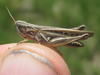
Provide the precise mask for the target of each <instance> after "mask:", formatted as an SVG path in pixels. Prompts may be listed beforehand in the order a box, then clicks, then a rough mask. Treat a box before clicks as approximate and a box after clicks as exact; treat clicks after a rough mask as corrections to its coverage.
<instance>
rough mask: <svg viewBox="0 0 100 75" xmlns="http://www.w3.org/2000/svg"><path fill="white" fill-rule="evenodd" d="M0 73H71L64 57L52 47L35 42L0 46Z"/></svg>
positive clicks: (6, 74)
mask: <svg viewBox="0 0 100 75" xmlns="http://www.w3.org/2000/svg"><path fill="white" fill-rule="evenodd" d="M8 48H10V49H8ZM0 75H71V74H70V71H69V68H68V66H67V64H66V62H65V61H64V59H63V58H62V57H61V56H60V55H59V54H58V53H57V52H55V51H54V50H53V49H51V48H49V47H46V46H43V45H40V44H35V43H22V44H18V45H16V44H5V45H1V46H0Z"/></svg>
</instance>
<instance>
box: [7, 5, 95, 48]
mask: <svg viewBox="0 0 100 75" xmlns="http://www.w3.org/2000/svg"><path fill="white" fill-rule="evenodd" d="M6 8H7V6H6ZM7 11H8V13H9V14H10V16H11V18H12V19H13V21H14V23H15V27H16V29H17V31H18V33H19V35H20V36H21V37H23V38H24V40H23V41H20V42H19V43H24V42H26V41H28V40H33V41H34V42H36V43H39V44H43V45H46V46H49V47H55V48H56V47H59V46H68V47H83V46H84V44H83V43H81V42H79V41H80V40H85V39H87V38H89V37H92V36H93V35H94V32H91V31H83V30H84V29H85V25H81V26H79V27H75V28H72V29H66V28H59V27H50V26H39V25H35V24H31V23H27V22H25V21H20V20H18V21H15V19H14V17H13V16H12V15H11V13H10V11H9V9H8V8H7Z"/></svg>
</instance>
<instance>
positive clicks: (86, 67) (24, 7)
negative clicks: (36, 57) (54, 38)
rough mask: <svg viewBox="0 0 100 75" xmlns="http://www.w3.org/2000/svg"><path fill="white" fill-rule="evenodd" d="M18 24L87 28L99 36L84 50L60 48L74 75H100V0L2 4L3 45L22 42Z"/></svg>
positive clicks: (0, 37) (0, 28)
mask: <svg viewBox="0 0 100 75" xmlns="http://www.w3.org/2000/svg"><path fill="white" fill-rule="evenodd" d="M4 4H6V5H7V7H8V8H9V10H10V12H11V13H12V15H13V16H14V18H15V19H16V20H22V21H26V22H29V23H33V24H39V25H47V26H55V27H62V28H72V27H77V26H80V25H82V24H85V25H86V27H87V28H86V30H89V31H94V33H95V35H94V36H93V37H92V38H89V39H87V40H85V41H82V42H83V43H84V44H85V46H84V47H82V48H69V47H60V48H58V49H59V50H60V51H61V52H62V53H63V55H64V57H65V60H66V62H67V64H68V66H69V69H70V71H71V74H72V75H100V50H99V48H100V47H99V46H100V45H99V42H100V39H99V38H100V0H92V1H91V0H0V44H6V43H14V42H19V41H21V40H22V38H21V37H20V36H19V35H18V33H17V31H16V29H15V27H14V23H13V21H12V19H11V17H10V16H9V14H8V12H7V10H6V8H5V5H4Z"/></svg>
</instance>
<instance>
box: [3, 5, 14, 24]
mask: <svg viewBox="0 0 100 75" xmlns="http://www.w3.org/2000/svg"><path fill="white" fill-rule="evenodd" d="M5 6H6V5H5ZM6 9H7V11H8V13H9V15H10V16H11V18H12V20H13V21H14V23H15V25H16V21H15V19H14V17H13V16H12V14H11V13H10V11H9V9H8V7H7V6H6Z"/></svg>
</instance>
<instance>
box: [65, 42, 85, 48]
mask: <svg viewBox="0 0 100 75" xmlns="http://www.w3.org/2000/svg"><path fill="white" fill-rule="evenodd" d="M64 46H67V47H83V46H84V44H83V43H81V42H79V41H74V42H71V43H69V44H66V45H64Z"/></svg>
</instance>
